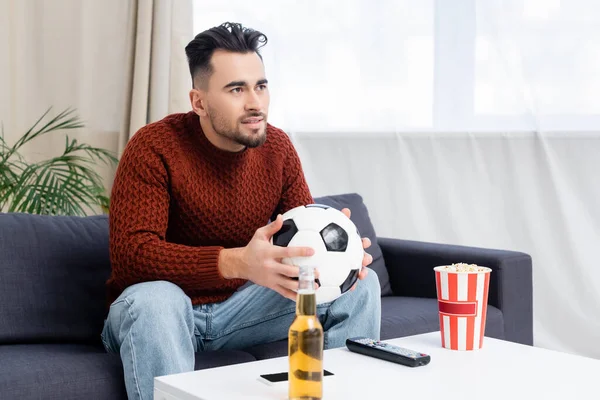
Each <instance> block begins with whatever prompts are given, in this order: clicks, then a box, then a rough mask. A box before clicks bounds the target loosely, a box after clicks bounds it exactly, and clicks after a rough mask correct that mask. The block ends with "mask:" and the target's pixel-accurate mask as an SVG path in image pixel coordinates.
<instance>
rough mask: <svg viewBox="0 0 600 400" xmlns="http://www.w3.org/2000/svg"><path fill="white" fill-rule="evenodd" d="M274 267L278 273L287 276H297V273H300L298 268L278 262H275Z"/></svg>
mask: <svg viewBox="0 0 600 400" xmlns="http://www.w3.org/2000/svg"><path fill="white" fill-rule="evenodd" d="M275 269H276V270H277V272H278V273H279V274H281V275H283V276H286V277H288V278H298V275H299V274H300V268H298V267H296V266H294V265H288V264H283V263H280V262H276V263H275Z"/></svg>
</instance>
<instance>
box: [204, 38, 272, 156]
mask: <svg viewBox="0 0 600 400" xmlns="http://www.w3.org/2000/svg"><path fill="white" fill-rule="evenodd" d="M211 64H212V68H213V73H212V74H211V76H210V78H209V80H208V85H206V86H207V87H206V90H205V94H204V100H205V103H204V108H205V111H206V116H207V117H208V119H209V121H210V125H212V128H213V130H214V132H215V133H216V135H217V136H220V138H219V140H220V142H221V143H224V144H226V145H227V144H231V145H233V146H235V145H242V146H246V147H250V148H251V147H257V146H260V145H261V144H263V143H264V142H265V140H266V138H267V115H268V111H269V100H270V99H269V89H268V87H267V80H266V78H265V68H264V65H263V63H262V60H261V59H260V57H259V56H258V55H257V54H256V53H254V52H251V53H245V54H241V53H233V52H228V51H223V50H217V51H215V52H214V54H213V56H212V59H211Z"/></svg>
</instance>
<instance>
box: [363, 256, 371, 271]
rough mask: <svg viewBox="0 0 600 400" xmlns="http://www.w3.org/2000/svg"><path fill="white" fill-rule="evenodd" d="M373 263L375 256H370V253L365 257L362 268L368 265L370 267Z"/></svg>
mask: <svg viewBox="0 0 600 400" xmlns="http://www.w3.org/2000/svg"><path fill="white" fill-rule="evenodd" d="M372 262H373V256H372V255H370V254H369V253H365V255H364V256H363V261H362V266H363V267H366V266H367V265H370V264H371V263H372ZM363 269H364V268H363Z"/></svg>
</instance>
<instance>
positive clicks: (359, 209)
mask: <svg viewBox="0 0 600 400" xmlns="http://www.w3.org/2000/svg"><path fill="white" fill-rule="evenodd" d="M314 201H315V203H318V204H324V205H327V206H330V207H333V208H335V209H337V210H341V209H342V208H349V209H350V220H352V222H354V225H356V227H357V228H358V231H359V232H360V235H361V236H362V237H368V238H369V239H370V240H371V247H369V248H368V249H367V250H366V251H367V253H369V254H370V255H371V256H373V262H372V263H371V265H369V268H371V269H372V270H373V271H375V272H376V273H377V276H378V277H379V284H380V285H381V295H382V296H390V295H392V294H393V293H392V288H391V286H390V276H389V275H388V271H387V268H386V266H385V262H384V260H383V254H382V253H381V248H380V247H379V244H377V234H376V233H375V228H373V224H372V223H371V218H370V217H369V211H368V210H367V206H366V205H365V203H364V202H363V198H362V196H360V195H359V194H357V193H346V194H337V195H332V196H323V197H316V198H315V199H314Z"/></svg>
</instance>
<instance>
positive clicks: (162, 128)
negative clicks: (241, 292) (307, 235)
mask: <svg viewBox="0 0 600 400" xmlns="http://www.w3.org/2000/svg"><path fill="white" fill-rule="evenodd" d="M312 202H313V198H312V196H311V194H310V191H309V189H308V186H307V184H306V180H305V178H304V174H303V171H302V167H301V164H300V159H299V158H298V155H297V153H296V151H295V149H294V147H293V145H292V143H291V141H290V139H289V137H288V136H287V135H286V134H285V133H284V132H283V131H281V130H280V129H277V128H275V127H273V126H271V125H268V126H267V140H266V141H265V143H264V144H263V145H262V146H259V147H257V148H254V149H245V150H244V151H241V152H238V153H231V152H227V151H223V150H220V149H218V148H217V147H215V146H214V145H212V143H211V142H210V141H208V139H207V138H206V136H205V135H204V133H203V132H202V129H201V127H200V122H199V118H198V116H197V115H196V114H195V113H193V112H189V113H187V114H173V115H170V116H168V117H166V118H164V119H162V120H161V121H158V122H155V123H152V124H149V125H147V126H145V127H144V128H142V129H140V130H139V131H138V132H137V133H136V134H135V135H134V136H133V137H132V138H131V140H130V141H129V143H128V144H127V147H126V149H125V151H124V153H123V156H122V158H121V161H120V162H119V167H118V169H117V173H116V177H115V181H114V185H113V189H112V195H111V206H110V257H111V264H112V273H111V276H110V278H109V279H108V282H107V286H108V300H109V304H110V303H112V302H113V301H114V300H115V299H116V298H117V297H118V296H119V294H120V293H121V292H122V291H123V290H124V289H125V288H126V287H128V286H130V285H133V284H135V283H139V282H146V281H155V280H166V281H170V282H173V283H175V284H177V285H179V286H180V287H181V288H182V289H183V290H184V291H185V293H186V294H187V295H188V296H189V297H190V298H191V300H192V303H193V304H202V303H213V302H219V301H223V300H225V299H227V298H228V297H230V296H231V295H232V294H233V293H234V292H235V291H236V289H237V288H239V287H240V286H241V285H243V284H244V283H245V281H243V280H239V279H232V280H227V279H224V278H223V276H222V275H221V274H220V273H219V270H218V258H219V253H220V251H221V250H222V249H223V248H232V247H242V246H245V245H246V244H248V242H249V241H250V239H251V238H252V236H253V235H254V232H255V231H256V229H258V228H260V227H261V226H264V225H265V224H266V223H268V221H269V219H273V218H275V216H276V215H277V214H278V213H284V212H286V211H287V210H289V209H291V208H294V207H296V206H299V205H305V204H310V203H312Z"/></svg>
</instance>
